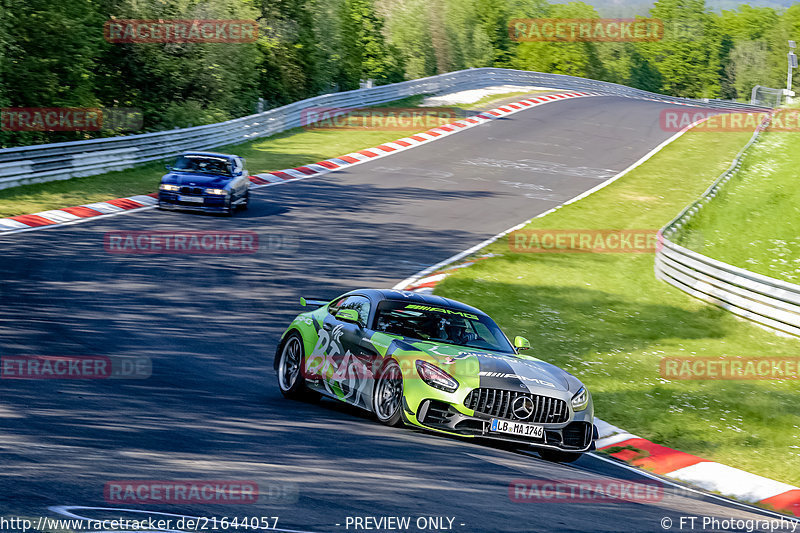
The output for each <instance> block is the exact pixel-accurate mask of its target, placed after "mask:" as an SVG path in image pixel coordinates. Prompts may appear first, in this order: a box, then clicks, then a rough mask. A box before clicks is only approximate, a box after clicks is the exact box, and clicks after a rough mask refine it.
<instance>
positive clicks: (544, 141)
mask: <svg viewBox="0 0 800 533" xmlns="http://www.w3.org/2000/svg"><path fill="white" fill-rule="evenodd" d="M664 107H665V104H658V103H655V102H647V101H639V100H632V99H623V98H616V97H592V98H580V99H574V100H565V101H560V102H555V103H551V104H547V105H543V106H540V107H537V108H535V109H532V110H527V111H524V112H520V113H517V114H514V115H512V116H510V117H508V118H505V119H500V120H496V121H493V122H492V123H490V124H486V125H483V126H480V127H477V128H473V129H470V130H468V131H465V132H462V133H459V134H457V135H453V136H449V137H447V138H444V139H442V140H439V141H436V142H433V143H430V144H428V145H425V146H421V147H419V148H415V149H412V150H408V151H405V152H402V153H399V154H396V155H391V156H388V157H385V158H382V159H379V160H375V161H372V162H369V163H365V164H362V165H359V166H355V167H353V168H351V169H349V170H347V171H343V172H336V173H332V174H328V175H326V176H324V177H322V178H313V179H307V180H302V181H298V182H294V183H287V184H281V185H279V186H273V187H266V188H262V189H259V190H258V191H255V192H254V197H253V201H252V203H251V208H250V210H249V211H248V212H246V213H239V214H238V215H237V216H235V217H234V218H232V219H230V218H221V217H212V216H203V215H193V214H185V213H175V212H159V211H156V210H147V211H141V212H137V213H133V214H129V215H124V216H117V217H111V218H105V219H100V220H96V221H92V222H88V223H85V224H78V225H73V226H67V227H62V228H54V229H47V230H43V231H35V232H30V233H22V234H17V235H13V236H9V237H6V238H3V239H0V250H2V254H0V255H1V256H2V257H0V276H1V279H2V286H0V355H4V356H11V355H110V356H137V357H142V356H143V357H147V358H150V359H151V361H152V377H150V378H149V379H140V380H133V379H132V380H82V381H67V380H3V381H2V382H1V383H0V386H2V395H1V396H0V467H1V468H0V515H7V516H10V515H15V516H30V517H38V516H41V515H43V514H46V515H48V516H56V515H55V514H54V513H53V512H52V511H48V508H49V507H51V506H58V505H75V506H94V507H103V508H109V507H125V508H126V509H134V510H135V509H139V510H147V511H151V512H163V513H177V514H186V515H191V516H206V517H212V516H216V517H222V516H228V517H233V516H240V517H241V516H277V517H279V521H278V524H277V526H278V528H281V529H291V530H299V531H310V532H320V533H327V532H344V531H354V529H353V526H352V525H351V526H350V527H349V529H347V528H346V527H345V526H346V523H347V517H354V516H374V517H381V516H410V517H413V519H414V520H416V518H417V517H428V516H431V517H449V518H451V519H453V521H452V526H449V527H451V528H452V530H453V531H463V532H478V533H483V532H495V531H497V532H499V531H504V532H505V531H508V532H511V531H514V532H545V531H576V532H577V531H585V532H595V531H597V532H601V531H602V532H612V531H613V532H616V531H663V529H662V526H661V520H662V518H664V517H669V518H671V519H672V520H673V521H674V522H675V524H677V523H678V520H679V517H680V516H681V515H697V516H704V515H708V516H717V517H723V518H730V517H750V518H756V517H757V515H753V514H751V513H749V512H747V511H744V510H741V508H739V507H736V506H735V505H733V504H727V503H724V502H720V501H715V500H712V499H711V498H710V497H687V496H686V495H681V494H672V493H671V492H669V491H668V493H667V494H665V495H664V497H663V499H662V500H661V501H659V502H654V503H632V502H623V501H614V502H594V503H569V502H566V503H549V504H540V503H517V502H513V501H512V500H511V499H510V497H509V490H508V488H509V484H510V483H511V481H512V480H515V479H527V478H541V479H552V480H560V479H579V478H589V479H601V478H608V477H620V478H623V479H639V477H638V475H637V474H635V473H632V472H629V471H626V470H623V469H622V468H620V467H617V466H615V465H611V464H607V463H604V462H601V461H600V460H598V459H595V458H592V457H584V458H582V459H581V460H580V461H578V462H577V463H575V464H573V465H569V466H565V465H558V464H553V463H547V462H544V461H542V460H540V459H538V458H537V457H536V456H535V455H528V454H525V453H519V452H515V451H512V450H506V449H502V448H496V447H490V446H486V445H481V444H476V443H473V442H464V441H460V440H456V439H450V438H442V437H439V436H434V435H430V434H427V433H423V432H417V431H414V430H410V429H391V428H386V427H383V426H381V425H379V424H378V423H376V422H373V421H372V420H371V419H370V418H369V417H368V416H366V415H364V414H361V413H360V412H356V411H354V410H351V409H349V408H347V407H344V406H342V405H338V404H336V403H334V402H331V401H323V402H322V403H321V404H320V405H309V404H303V403H297V402H291V401H288V400H284V399H283V398H282V396H281V395H280V393H279V392H278V387H277V383H276V378H275V375H274V372H273V370H272V360H273V355H274V350H275V345H276V341H277V340H278V338H279V335H280V333H281V331H282V330H283V329H284V328H285V326H286V325H287V324H288V323H289V321H290V320H291V318H292V317H293V316H294V315H295V314H296V313H297V312H299V310H300V307H299V305H298V297H299V296H301V295H305V296H312V297H324V298H332V297H334V296H336V295H337V294H339V293H341V292H344V291H346V290H349V289H352V288H355V287H362V286H384V287H385V286H392V285H394V284H395V283H397V282H398V281H400V280H401V279H404V278H406V277H408V276H410V275H412V274H414V273H415V272H417V271H419V270H420V269H422V268H424V267H426V266H429V265H431V264H433V263H436V262H438V261H441V260H443V259H445V258H447V257H449V256H451V255H453V254H455V253H457V252H459V251H461V250H464V249H466V248H468V247H470V246H472V245H474V244H476V243H478V242H480V241H482V240H484V239H486V238H488V237H490V236H492V235H494V234H496V233H498V232H500V231H503V230H505V229H507V228H509V227H511V226H513V225H515V224H517V223H519V222H522V221H524V220H526V219H528V218H531V217H532V216H535V215H537V214H539V213H541V212H544V211H546V210H548V209H551V208H552V207H554V206H556V205H558V204H560V203H561V202H563V201H565V200H568V199H570V198H572V197H574V196H576V195H577V194H579V193H581V192H583V191H585V190H588V189H590V188H592V187H594V186H596V185H598V184H599V183H601V182H602V181H604V180H606V179H608V178H610V177H612V176H613V175H615V174H616V173H618V172H619V171H621V170H623V169H624V168H626V167H628V166H629V165H631V164H632V163H634V162H635V161H637V160H638V159H639V158H640V157H642V156H643V155H644V154H646V153H647V152H648V151H650V150H651V149H652V148H653V147H655V146H657V145H658V144H659V143H661V142H663V141H664V140H665V139H667V138H668V137H670V136H671V135H672V133H670V132H664V131H662V130H661V129H660V128H659V112H660V111H661V110H662V109H663V108H664ZM116 230H155V231H175V230H197V231H208V230H247V231H253V232H256V233H257V234H258V235H259V239H260V242H261V243H262V250H260V252H259V253H257V254H253V255H120V254H110V253H108V252H106V250H105V249H104V244H103V243H104V235H105V233H106V232H108V231H116ZM508 333H509V334H510V335H513V334H514V332H508ZM598 415H599V416H601V417H602V413H598ZM196 479H206V480H252V481H254V482H256V483H258V485H259V487H260V492H261V496H260V498H261V499H260V501H259V502H258V503H257V504H239V503H229V504H227V505H226V504H213V505H169V504H163V505H149V506H144V505H135V504H132V505H125V506H119V505H112V504H109V503H108V502H106V501H105V500H104V494H103V490H104V486H105V485H106V483H107V482H109V481H112V480H196ZM75 512H76V513H78V511H75ZM82 513H83V515H84V516H88V515H90V514H91V516H115V517H117V516H128V515H131V513H128V512H127V511H113V512H112V511H104V510H93V511H82ZM78 514H81V513H78ZM337 524H338V525H337ZM443 524H444V526H445V527H448V524H449V521H448V520H444V522H443ZM674 529H675V530H678V529H677V525H676V526H675V528H674ZM427 530H442V528H438V529H430V528H429V529H427ZM708 530H709V529H706V531H708ZM409 531H418V530H417V529H413V528H412V529H410V530H409Z"/></svg>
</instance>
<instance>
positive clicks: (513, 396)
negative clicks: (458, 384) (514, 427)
mask: <svg viewBox="0 0 800 533" xmlns="http://www.w3.org/2000/svg"><path fill="white" fill-rule="evenodd" d="M520 396H527V397H528V398H530V399H531V400H532V401H533V406H534V408H533V413H531V415H530V416H529V417H527V418H524V419H520V418H518V417H516V416H514V414H513V412H512V406H513V405H514V402H515V401H516V400H517V398H519V397H520ZM464 405H465V406H466V407H467V408H468V409H472V410H473V411H475V412H477V413H483V414H485V415H489V416H492V417H496V418H507V419H509V420H522V421H524V422H531V423H534V424H561V423H564V422H566V421H567V420H569V409H567V402H565V401H564V400H560V399H558V398H551V397H550V396H540V395H538V394H529V393H526V392H517V391H510V390H502V389H475V390H473V391H472V392H470V393H469V395H467V398H466V399H465V400H464Z"/></svg>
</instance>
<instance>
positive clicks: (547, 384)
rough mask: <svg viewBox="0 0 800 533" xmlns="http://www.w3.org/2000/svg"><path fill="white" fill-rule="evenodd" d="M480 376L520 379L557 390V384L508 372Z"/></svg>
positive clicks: (481, 373)
mask: <svg viewBox="0 0 800 533" xmlns="http://www.w3.org/2000/svg"><path fill="white" fill-rule="evenodd" d="M478 375H479V376H483V377H487V378H499V379H519V380H522V381H529V382H531V383H536V384H537V385H542V386H543V387H552V388H556V385H555V383H551V382H550V381H545V380H543V379H538V378H529V377H527V376H520V375H519V374H512V373H508V372H479V373H478Z"/></svg>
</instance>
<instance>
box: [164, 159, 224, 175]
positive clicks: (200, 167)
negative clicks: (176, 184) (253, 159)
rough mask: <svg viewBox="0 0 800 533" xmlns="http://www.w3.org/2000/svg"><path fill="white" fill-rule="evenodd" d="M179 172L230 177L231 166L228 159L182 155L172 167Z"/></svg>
mask: <svg viewBox="0 0 800 533" xmlns="http://www.w3.org/2000/svg"><path fill="white" fill-rule="evenodd" d="M172 170H174V171H177V172H200V173H203V174H219V175H222V176H230V175H231V171H230V165H229V162H228V160H227V159H223V158H220V157H209V156H200V155H182V156H180V157H179V158H178V160H177V161H176V162H175V164H174V165H173V166H172Z"/></svg>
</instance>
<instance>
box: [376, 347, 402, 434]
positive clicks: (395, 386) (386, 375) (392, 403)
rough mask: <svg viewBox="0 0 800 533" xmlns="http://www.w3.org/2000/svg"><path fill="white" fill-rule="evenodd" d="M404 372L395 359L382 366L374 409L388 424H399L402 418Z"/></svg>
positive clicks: (378, 416) (377, 381)
mask: <svg viewBox="0 0 800 533" xmlns="http://www.w3.org/2000/svg"><path fill="white" fill-rule="evenodd" d="M402 408H403V374H402V372H401V371H400V365H398V364H397V361H395V360H394V359H392V360H390V361H389V362H388V363H386V365H384V366H383V368H381V370H380V372H379V373H378V377H377V380H376V381H375V390H374V391H373V394H372V410H373V411H374V413H375V416H376V417H377V418H378V421H380V422H381V423H383V424H386V425H387V426H398V425H400V422H401V420H402V416H403V413H402Z"/></svg>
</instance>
